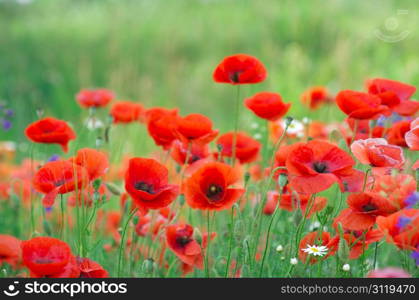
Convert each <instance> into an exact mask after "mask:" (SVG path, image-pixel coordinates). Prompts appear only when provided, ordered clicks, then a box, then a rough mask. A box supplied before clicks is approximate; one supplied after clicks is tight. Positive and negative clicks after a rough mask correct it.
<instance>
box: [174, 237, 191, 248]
mask: <svg viewBox="0 0 419 300" xmlns="http://www.w3.org/2000/svg"><path fill="white" fill-rule="evenodd" d="M190 241H191V239H190V238H188V237H187V236H184V235H183V236H178V237H176V243H177V244H179V245H180V246H182V247H183V246H185V245H186V244H188V243H189V242H190Z"/></svg>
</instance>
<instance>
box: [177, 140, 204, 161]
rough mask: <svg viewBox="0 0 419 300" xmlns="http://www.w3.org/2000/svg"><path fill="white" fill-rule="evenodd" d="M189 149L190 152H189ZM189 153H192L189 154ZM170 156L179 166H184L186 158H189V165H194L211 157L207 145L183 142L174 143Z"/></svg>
mask: <svg viewBox="0 0 419 300" xmlns="http://www.w3.org/2000/svg"><path fill="white" fill-rule="evenodd" d="M188 148H189V150H188ZM188 151H190V153H189V154H187V153H188ZM170 156H171V157H172V158H173V159H174V160H175V161H176V162H177V163H178V164H179V165H184V164H185V161H186V157H187V156H188V162H187V163H188V164H192V163H194V162H196V161H198V160H200V159H204V158H206V157H208V156H209V150H208V145H207V144H200V143H191V144H189V145H188V144H185V143H182V142H181V141H178V140H176V141H174V142H173V143H172V147H171V151H170Z"/></svg>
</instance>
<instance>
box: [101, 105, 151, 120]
mask: <svg viewBox="0 0 419 300" xmlns="http://www.w3.org/2000/svg"><path fill="white" fill-rule="evenodd" d="M143 113H144V107H143V106H142V105H141V104H140V103H137V102H130V101H119V102H116V103H114V104H113V105H112V108H111V110H110V112H109V114H110V115H111V116H112V117H113V122H114V123H115V124H118V123H131V122H135V121H139V120H140V119H141V117H142V115H143Z"/></svg>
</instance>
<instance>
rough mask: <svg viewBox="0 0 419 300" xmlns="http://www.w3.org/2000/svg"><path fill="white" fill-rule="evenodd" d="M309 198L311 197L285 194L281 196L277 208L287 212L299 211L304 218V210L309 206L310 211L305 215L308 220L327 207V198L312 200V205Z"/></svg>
mask: <svg viewBox="0 0 419 300" xmlns="http://www.w3.org/2000/svg"><path fill="white" fill-rule="evenodd" d="M311 197H312V196H311V195H306V194H297V193H286V194H283V195H282V197H281V199H280V201H279V207H280V208H282V209H285V210H287V211H294V210H296V209H300V210H301V212H302V215H303V216H304V215H306V210H307V209H308V208H309V206H311V208H310V211H309V212H308V213H307V218H310V217H311V216H312V215H313V214H315V213H317V212H319V211H322V210H323V209H324V208H325V207H326V205H327V198H325V197H315V198H314V199H313V200H312V201H313V203H312V204H310V198H311ZM309 204H310V205H309Z"/></svg>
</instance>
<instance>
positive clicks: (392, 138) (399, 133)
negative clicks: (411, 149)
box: [387, 120, 411, 147]
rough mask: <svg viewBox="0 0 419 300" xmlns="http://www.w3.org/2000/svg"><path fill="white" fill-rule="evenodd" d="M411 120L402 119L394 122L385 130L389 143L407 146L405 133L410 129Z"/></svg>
mask: <svg viewBox="0 0 419 300" xmlns="http://www.w3.org/2000/svg"><path fill="white" fill-rule="evenodd" d="M410 123H411V121H408V120H404V121H399V122H396V123H394V124H393V125H392V126H391V127H390V128H389V129H388V131H387V140H388V142H389V144H393V145H397V146H400V147H407V144H406V140H405V135H406V133H407V132H408V131H409V130H410Z"/></svg>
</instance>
